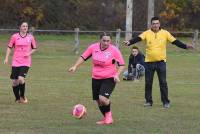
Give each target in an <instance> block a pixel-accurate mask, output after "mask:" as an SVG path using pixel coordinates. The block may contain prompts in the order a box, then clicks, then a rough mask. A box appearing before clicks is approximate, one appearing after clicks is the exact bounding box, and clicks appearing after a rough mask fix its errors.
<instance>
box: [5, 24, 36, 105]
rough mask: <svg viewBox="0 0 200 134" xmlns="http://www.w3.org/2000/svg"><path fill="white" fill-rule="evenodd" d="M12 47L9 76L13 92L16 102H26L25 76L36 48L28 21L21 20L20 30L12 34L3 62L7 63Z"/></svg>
mask: <svg viewBox="0 0 200 134" xmlns="http://www.w3.org/2000/svg"><path fill="white" fill-rule="evenodd" d="M12 48H13V49H14V54H13V58H12V72H11V76H10V78H11V79H12V87H13V93H14V95H15V98H16V100H15V101H16V102H17V103H27V102H28V100H27V98H26V97H25V95H24V94H25V76H26V75H27V73H28V69H29V68H30V66H31V55H32V54H33V53H34V52H35V50H36V42H35V39H34V37H33V35H31V34H29V33H28V23H27V22H22V23H21V24H20V31H19V32H18V33H15V34H13V35H12V37H11V39H10V42H9V44H8V48H7V51H6V57H5V60H4V64H7V63H8V59H9V55H10V53H11V50H12Z"/></svg>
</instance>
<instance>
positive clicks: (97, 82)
mask: <svg viewBox="0 0 200 134" xmlns="http://www.w3.org/2000/svg"><path fill="white" fill-rule="evenodd" d="M115 84H116V83H115V81H114V78H107V79H94V78H92V95H93V100H98V99H99V95H101V96H104V97H106V98H109V97H110V95H111V94H112V92H113V90H114V88H115Z"/></svg>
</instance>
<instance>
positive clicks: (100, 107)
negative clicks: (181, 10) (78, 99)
mask: <svg viewBox="0 0 200 134" xmlns="http://www.w3.org/2000/svg"><path fill="white" fill-rule="evenodd" d="M99 110H100V111H101V113H102V114H103V116H105V112H104V106H99Z"/></svg>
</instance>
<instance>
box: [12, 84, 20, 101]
mask: <svg viewBox="0 0 200 134" xmlns="http://www.w3.org/2000/svg"><path fill="white" fill-rule="evenodd" d="M13 93H14V95H15V99H16V100H20V96H19V85H17V86H13Z"/></svg>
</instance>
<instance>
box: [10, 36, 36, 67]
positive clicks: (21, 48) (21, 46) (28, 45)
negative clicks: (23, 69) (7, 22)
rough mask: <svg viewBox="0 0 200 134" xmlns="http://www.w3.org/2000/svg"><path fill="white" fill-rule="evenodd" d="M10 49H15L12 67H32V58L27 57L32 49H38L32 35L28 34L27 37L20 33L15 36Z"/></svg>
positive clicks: (11, 40) (12, 38)
mask: <svg viewBox="0 0 200 134" xmlns="http://www.w3.org/2000/svg"><path fill="white" fill-rule="evenodd" d="M8 47H9V48H14V54H13V58H12V66H14V67H19V66H28V67H30V66H31V56H28V57H25V55H26V54H27V53H29V52H30V51H31V50H32V49H36V42H35V39H34V37H33V36H32V35H31V34H27V35H26V36H25V37H22V36H21V35H20V34H19V33H15V34H13V35H12V37H11V39H10V42H9V44H8Z"/></svg>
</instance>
